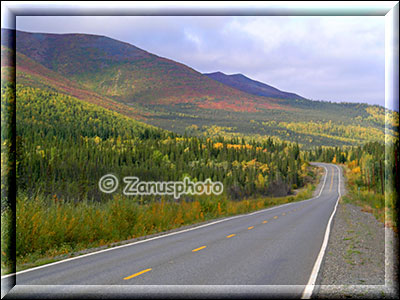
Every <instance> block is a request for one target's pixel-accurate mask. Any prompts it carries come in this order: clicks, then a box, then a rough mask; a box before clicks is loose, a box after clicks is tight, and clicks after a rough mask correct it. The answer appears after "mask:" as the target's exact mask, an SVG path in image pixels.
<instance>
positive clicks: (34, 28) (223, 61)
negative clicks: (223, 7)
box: [17, 16, 385, 106]
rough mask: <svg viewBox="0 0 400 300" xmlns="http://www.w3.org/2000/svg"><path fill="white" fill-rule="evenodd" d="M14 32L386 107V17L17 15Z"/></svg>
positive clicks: (319, 96)
mask: <svg viewBox="0 0 400 300" xmlns="http://www.w3.org/2000/svg"><path fill="white" fill-rule="evenodd" d="M17 29H18V30H24V31H31V32H49V33H50V32H51V33H91V34H99V35H105V36H108V37H111V38H115V39H117V40H121V41H124V42H128V43H131V44H133V45H135V46H137V47H139V48H142V49H144V50H146V51H149V52H151V53H154V54H156V55H159V56H163V57H167V58H170V59H173V60H175V61H178V62H181V63H184V64H186V65H188V66H190V67H192V68H193V69H195V70H197V71H199V72H202V73H206V72H207V73H208V72H215V71H221V72H224V73H226V74H233V73H242V74H244V75H246V76H248V77H250V78H252V79H255V80H259V81H261V82H264V83H267V84H270V85H272V86H274V87H276V88H279V89H281V90H284V91H289V92H294V93H297V94H299V95H301V96H303V97H306V98H309V99H314V100H328V101H348V102H367V103H370V104H379V105H382V106H384V105H385V19H384V17H373V16H368V17H366V16H363V17H349V16H347V17H345V16H343V17H338V16H332V17H297V16H288V17H283V16H282V17H271V16H265V17H211V16H209V17H192V16H191V17H185V16H184V17H172V16H162V17H160V16H158V17H153V16H151V17H144V16H141V17H115V16H113V17H93V16H91V17H81V16H76V17H73V16H68V17H67V16H65V17H49V16H48V17H38V16H35V17H28V16H26V17H25V16H24V17H22V16H18V17H17Z"/></svg>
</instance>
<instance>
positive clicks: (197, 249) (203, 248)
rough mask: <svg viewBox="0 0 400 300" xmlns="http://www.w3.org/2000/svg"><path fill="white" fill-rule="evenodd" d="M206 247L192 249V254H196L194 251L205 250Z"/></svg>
mask: <svg viewBox="0 0 400 300" xmlns="http://www.w3.org/2000/svg"><path fill="white" fill-rule="evenodd" d="M206 247H207V246H201V247H200V248H197V249H193V250H192V252H196V251H199V250H201V249H204V248H206Z"/></svg>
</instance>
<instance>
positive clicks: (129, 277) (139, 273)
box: [124, 268, 151, 280]
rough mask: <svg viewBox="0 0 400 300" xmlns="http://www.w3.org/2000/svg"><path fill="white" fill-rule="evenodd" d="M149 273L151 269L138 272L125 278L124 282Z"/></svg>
mask: <svg viewBox="0 0 400 300" xmlns="http://www.w3.org/2000/svg"><path fill="white" fill-rule="evenodd" d="M149 271H151V268H149V269H146V270H143V271H140V272H137V273H135V274H132V275H131V276H128V277H125V278H124V280H128V279H131V278H133V277H136V276H139V275H142V274H143V273H146V272H149Z"/></svg>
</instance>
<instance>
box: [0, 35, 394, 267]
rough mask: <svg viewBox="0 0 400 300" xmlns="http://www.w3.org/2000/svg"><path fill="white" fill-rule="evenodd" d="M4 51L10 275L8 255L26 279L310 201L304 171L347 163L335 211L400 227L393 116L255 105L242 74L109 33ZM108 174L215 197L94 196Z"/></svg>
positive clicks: (38, 40) (4, 213) (340, 108)
mask: <svg viewBox="0 0 400 300" xmlns="http://www.w3.org/2000/svg"><path fill="white" fill-rule="evenodd" d="M15 36H16V41H17V47H16V49H17V51H15V49H14V50H13V48H12V46H13V45H14V42H15ZM13 39H14V42H13ZM1 42H2V46H1V51H2V67H1V70H2V85H1V119H2V127H1V135H2V140H1V141H2V143H1V151H2V155H1V166H2V172H1V176H2V186H1V190H2V192H1V195H2V196H1V218H2V227H1V230H2V240H1V243H2V252H1V257H2V260H1V263H2V272H9V271H10V270H13V269H12V257H10V255H12V254H13V253H14V254H16V258H17V269H22V268H27V267H30V266H32V265H37V264H41V263H44V262H48V261H49V260H51V259H56V258H55V257H57V256H59V255H71V254H72V253H75V252H76V251H80V250H83V249H86V248H91V247H97V246H106V245H110V244H111V243H115V242H121V241H123V240H129V239H133V238H139V237H143V236H146V235H150V234H155V233H158V232H162V231H166V230H170V229H174V228H178V227H181V226H184V225H189V224H194V223H197V222H203V221H207V220H210V219H214V218H219V217H226V216H230V215H234V214H241V213H246V212H250V211H254V210H257V209H262V208H266V207H270V206H273V205H278V204H282V203H287V202H291V201H299V200H302V199H306V198H310V197H311V196H312V194H313V191H314V190H315V188H316V186H317V184H318V183H319V182H320V179H321V174H322V170H321V169H319V168H317V167H315V166H313V165H312V164H310V162H318V161H320V162H329V163H336V164H340V165H342V166H343V170H344V175H345V178H346V186H347V194H346V196H344V197H343V201H349V202H352V203H356V204H358V205H361V206H363V209H364V210H366V211H369V212H372V213H373V214H374V215H375V216H376V217H377V218H378V219H379V220H381V221H384V222H386V225H387V226H391V227H392V228H394V229H397V223H396V218H397V216H396V214H395V213H396V207H398V205H397V203H396V199H398V197H397V195H396V189H398V182H399V179H398V178H396V177H395V176H397V175H396V174H398V164H397V162H398V155H399V154H398V127H399V121H398V113H396V112H393V111H389V110H387V109H385V108H383V107H380V106H377V105H374V106H371V105H367V104H360V103H331V102H326V101H312V100H308V99H305V98H303V97H297V95H296V94H292V93H283V94H282V93H279V95H280V96H279V98H274V97H273V96H272V95H269V96H265V95H264V96H263V95H260V94H256V91H255V90H254V89H252V88H249V87H246V86H243V84H244V83H246V82H247V83H248V82H250V83H251V81H249V79H248V78H247V79H246V78H243V77H244V76H240V78H241V80H242V81H241V83H240V84H241V86H240V89H238V88H237V86H235V85H234V83H232V84H231V85H225V84H223V83H221V82H218V81H216V80H214V79H212V78H210V77H207V76H206V75H203V74H201V73H199V72H197V71H195V70H193V69H191V68H189V67H187V66H185V65H183V64H180V63H177V62H174V61H172V60H169V59H166V58H161V57H159V56H157V55H154V54H151V53H149V52H146V51H144V50H141V49H139V48H137V47H135V46H133V45H130V44H127V43H122V42H119V41H116V40H113V39H110V38H107V37H101V36H95V35H85V34H79V35H76V34H66V35H55V34H53V35H50V34H42V33H37V34H31V33H26V32H19V31H17V32H13V31H11V30H3V29H2V41H1ZM55 53H56V54H57V55H55ZM7 57H8V58H10V57H11V58H13V57H15V61H16V64H17V65H16V66H14V65H13V63H12V62H13V61H14V59H11V58H10V59H8V58H7ZM3 58H4V59H3ZM15 78H16V79H17V80H16V83H15V82H12V79H15ZM275 92H276V91H275ZM252 93H253V94H252ZM291 97H294V98H291ZM13 124H15V125H16V126H15V127H13V126H12V125H13ZM105 174H113V175H115V176H116V177H118V178H119V180H120V181H121V180H122V178H124V177H125V176H137V177H138V178H140V180H142V181H179V180H183V179H184V178H185V177H189V178H190V180H191V181H192V182H196V181H205V180H207V179H210V180H212V181H219V182H221V183H222V184H223V186H224V191H223V193H222V194H221V195H210V196H208V195H185V196H183V197H181V198H179V199H174V198H173V197H172V196H168V195H164V196H161V195H145V196H126V195H124V194H123V193H122V187H119V188H118V189H117V190H116V191H115V192H114V193H112V194H107V193H103V192H102V191H101V190H100V189H99V186H98V181H99V179H100V178H101V177H102V176H103V175H105ZM14 179H15V181H13V180H14ZM396 184H397V186H396ZM14 192H16V194H13V193H14ZM12 195H15V196H16V200H15V201H13V199H14V198H13V196H12ZM13 216H16V218H14V219H13V218H12V217H13ZM10 220H11V221H10ZM14 221H15V224H14V223H13V222H14ZM14 225H16V226H15V227H14ZM14 229H15V230H16V231H15V233H16V239H15V241H16V249H15V251H14V249H13V242H12V240H10V237H12V236H13V235H12V234H11V233H12V232H13V230H14Z"/></svg>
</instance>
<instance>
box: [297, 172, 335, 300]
mask: <svg viewBox="0 0 400 300" xmlns="http://www.w3.org/2000/svg"><path fill="white" fill-rule="evenodd" d="M334 166H335V167H336V168H337V169H338V179H339V184H338V194H339V195H338V198H337V200H336V205H335V208H334V210H333V212H332V214H331V217H330V218H329V221H328V224H327V225H326V231H325V236H324V241H323V243H322V246H321V250H320V251H319V254H318V257H317V260H316V261H315V264H314V267H313V269H312V272H311V275H310V278H309V280H308V282H307V285H306V287H305V289H304V291H303V294H302V296H301V299H310V298H311V295H312V293H313V291H314V287H315V281H316V280H317V275H318V272H319V269H320V267H321V263H322V259H323V258H324V255H325V250H326V247H327V246H328V240H329V234H330V231H331V223H332V220H333V217H334V215H335V212H336V208H337V206H338V203H339V199H340V197H341V193H340V168H339V167H338V166H337V165H334Z"/></svg>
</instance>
